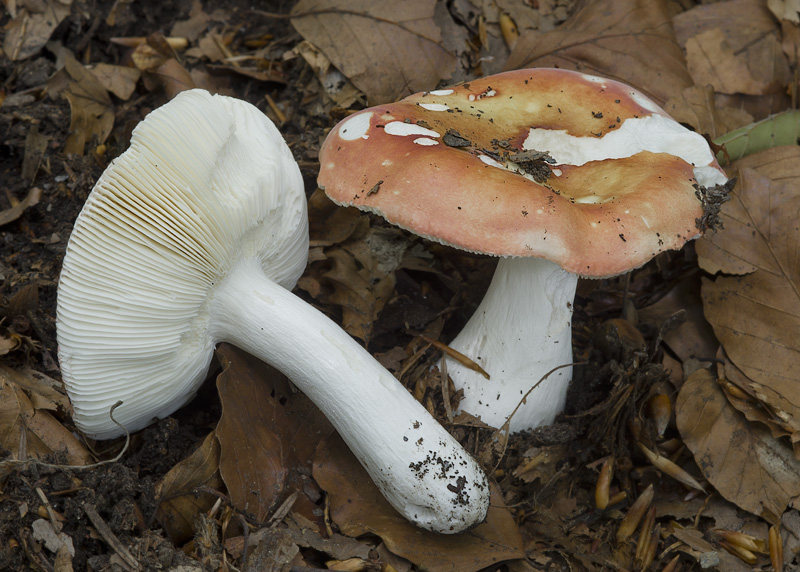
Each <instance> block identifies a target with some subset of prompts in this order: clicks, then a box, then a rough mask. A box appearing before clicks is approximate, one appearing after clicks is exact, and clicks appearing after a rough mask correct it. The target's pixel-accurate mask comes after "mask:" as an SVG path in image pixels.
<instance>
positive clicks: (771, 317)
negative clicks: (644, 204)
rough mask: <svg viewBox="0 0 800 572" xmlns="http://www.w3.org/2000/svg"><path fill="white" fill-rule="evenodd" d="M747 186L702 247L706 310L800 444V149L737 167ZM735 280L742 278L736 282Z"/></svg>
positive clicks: (755, 391)
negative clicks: (799, 256)
mask: <svg viewBox="0 0 800 572" xmlns="http://www.w3.org/2000/svg"><path fill="white" fill-rule="evenodd" d="M735 167H736V168H737V171H738V173H739V184H738V185H737V186H736V188H735V189H734V192H733V193H732V195H731V201H730V202H729V203H726V204H725V205H724V206H723V209H722V220H723V222H724V224H725V229H724V230H722V231H720V232H717V233H715V234H713V235H711V236H708V237H706V238H703V239H702V240H700V241H699V243H698V245H697V253H698V257H699V262H700V265H701V267H702V268H703V269H704V270H706V271H708V272H711V273H723V274H722V275H720V276H717V277H716V278H715V279H713V280H710V279H704V281H703V291H702V294H703V305H704V311H705V315H706V319H707V320H708V321H709V322H710V323H711V325H712V326H713V328H714V332H715V334H716V335H717V338H718V339H719V340H720V342H721V343H722V345H723V347H724V348H725V351H726V352H727V354H728V356H729V358H730V360H731V361H732V362H733V363H734V364H735V365H736V366H737V367H738V368H739V369H741V370H742V372H744V374H745V375H746V376H747V377H748V378H750V380H751V381H750V383H749V386H748V387H747V388H745V391H747V392H749V393H751V394H752V395H755V396H756V397H757V399H759V400H760V401H761V402H763V403H764V404H766V405H767V407H768V408H769V410H771V411H772V412H773V414H774V415H775V416H777V417H778V418H780V419H781V420H782V422H783V423H784V424H785V425H786V426H788V427H791V428H792V430H793V432H794V434H795V440H797V438H799V437H800V392H798V391H797V387H798V383H800V337H798V335H797V332H798V331H799V330H800V265H798V264H797V249H796V244H797V243H798V241H799V240H800V229H799V228H798V226H797V213H798V212H800V194H798V192H797V187H798V184H800V147H796V146H794V147H778V148H774V149H770V150H768V151H764V152H762V153H758V154H755V155H752V156H750V157H747V158H745V159H743V160H741V161H738V162H737V163H736V164H735ZM731 275H734V276H731Z"/></svg>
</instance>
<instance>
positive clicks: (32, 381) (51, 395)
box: [0, 363, 72, 415]
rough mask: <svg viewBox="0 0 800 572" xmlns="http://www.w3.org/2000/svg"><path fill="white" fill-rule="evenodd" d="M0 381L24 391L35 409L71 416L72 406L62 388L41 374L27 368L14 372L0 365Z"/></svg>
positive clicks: (58, 383) (61, 385)
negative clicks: (3, 380)
mask: <svg viewBox="0 0 800 572" xmlns="http://www.w3.org/2000/svg"><path fill="white" fill-rule="evenodd" d="M0 379H5V380H6V381H9V382H10V383H13V384H14V385H16V386H17V387H21V388H22V389H24V390H25V391H26V392H27V394H28V395H29V396H30V399H31V402H32V403H33V406H34V407H35V408H37V409H48V410H51V411H55V410H56V409H61V410H62V411H64V412H65V413H68V414H70V415H71V414H72V404H71V403H70V402H69V398H68V397H67V395H66V393H65V392H64V386H63V384H62V383H61V382H58V381H56V380H54V379H52V378H50V377H48V376H47V375H45V374H43V373H42V372H39V371H36V370H33V369H31V368H29V367H25V368H22V369H20V370H14V369H11V368H10V367H7V366H5V365H3V364H1V363H0Z"/></svg>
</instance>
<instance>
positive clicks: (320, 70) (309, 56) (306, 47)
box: [294, 41, 362, 109]
mask: <svg viewBox="0 0 800 572" xmlns="http://www.w3.org/2000/svg"><path fill="white" fill-rule="evenodd" d="M294 51H295V52H296V53H299V54H300V55H301V56H302V58H303V59H304V60H305V61H306V63H307V64H308V65H309V66H311V69H312V70H314V74H316V76H317V79H318V80H319V83H320V85H321V86H322V89H323V90H324V91H325V94H326V95H327V96H328V97H330V98H331V100H332V101H333V102H334V103H336V105H338V106H339V107H342V108H344V109H347V108H349V107H350V106H351V105H353V104H354V103H355V102H356V101H358V100H359V98H361V97H362V95H361V92H359V91H358V90H357V89H356V87H355V86H354V85H353V84H352V83H351V82H350V80H348V79H347V78H346V77H344V75H342V72H340V71H339V70H338V69H336V68H335V67H333V66H332V65H331V61H330V60H329V59H328V58H327V57H326V56H325V54H323V53H322V52H321V51H320V50H319V49H318V48H317V47H316V46H315V45H314V44H312V43H311V42H308V41H303V42H300V43H299V44H298V45H297V47H295V49H294Z"/></svg>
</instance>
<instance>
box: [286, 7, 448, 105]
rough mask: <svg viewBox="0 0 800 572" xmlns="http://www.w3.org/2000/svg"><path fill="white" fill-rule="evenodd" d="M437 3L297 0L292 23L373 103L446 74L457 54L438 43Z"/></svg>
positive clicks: (423, 86) (427, 85)
mask: <svg viewBox="0 0 800 572" xmlns="http://www.w3.org/2000/svg"><path fill="white" fill-rule="evenodd" d="M437 4H438V3H437V2H436V1H435V0H407V1H405V2H397V1H395V0H376V1H373V2H360V1H359V0H300V2H298V3H297V5H295V7H294V10H292V25H293V26H294V27H295V29H296V30H297V31H298V32H299V33H300V35H302V36H303V37H304V38H305V39H306V40H308V41H309V42H311V43H312V44H314V45H315V46H317V47H318V48H319V49H320V50H322V52H323V53H324V54H325V55H326V56H327V57H328V59H329V60H330V61H331V62H332V63H333V65H334V66H336V67H337V68H338V69H339V71H341V72H342V73H343V74H344V75H345V76H346V77H347V78H348V79H349V80H350V81H352V82H353V84H354V85H355V86H356V87H357V88H358V89H359V90H360V91H361V92H362V93H364V94H366V96H367V98H368V100H369V104H370V105H377V104H380V103H386V102H389V101H394V100H396V99H398V98H400V97H402V96H404V95H408V94H411V93H415V92H417V91H422V90H424V89H432V88H433V87H435V86H436V84H437V83H439V82H440V81H443V80H447V79H450V77H451V76H452V74H453V72H454V70H455V68H456V63H457V60H456V56H455V55H454V54H453V53H451V52H449V51H447V50H446V49H445V48H444V47H443V46H442V43H443V38H442V31H441V28H440V26H439V25H438V24H437V22H436V19H435V17H436V16H437V14H436V13H437ZM439 16H442V15H441V14H440V15H439ZM389 70H391V72H390V71H389Z"/></svg>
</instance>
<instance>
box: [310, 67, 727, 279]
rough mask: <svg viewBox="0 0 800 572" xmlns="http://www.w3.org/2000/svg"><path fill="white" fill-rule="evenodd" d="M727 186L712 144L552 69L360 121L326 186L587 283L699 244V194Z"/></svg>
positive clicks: (329, 148)
mask: <svg viewBox="0 0 800 572" xmlns="http://www.w3.org/2000/svg"><path fill="white" fill-rule="evenodd" d="M537 181H538V182H537ZM726 181H727V177H726V176H725V173H724V171H722V169H721V168H720V167H719V165H718V164H717V162H716V159H715V158H714V155H713V153H712V152H711V150H710V149H709V146H708V144H707V143H706V141H705V139H704V138H703V137H702V136H700V135H698V134H696V133H694V132H692V131H689V130H688V129H686V128H684V127H683V126H681V125H680V124H679V123H677V122H676V121H675V120H673V119H672V118H670V117H669V115H667V113H666V112H665V111H664V110H662V109H661V108H660V107H658V105H656V104H655V103H654V102H652V101H651V100H650V99H648V98H647V97H646V96H644V95H642V94H641V93H639V92H638V91H636V90H635V89H633V88H631V87H628V86H626V85H624V84H621V83H619V82H616V81H612V80H607V79H603V78H598V77H595V76H589V75H585V74H581V73H578V72H573V71H567V70H560V69H545V68H541V69H524V70H516V71H510V72H505V73H501V74H498V75H494V76H489V77H485V78H482V79H479V80H475V81H471V82H468V83H464V84H461V85H457V86H453V87H450V88H446V89H440V90H436V91H431V92H423V93H418V94H415V95H412V96H409V97H407V98H405V99H403V100H401V101H399V102H396V103H392V104H387V105H380V106H376V107H372V108H369V109H365V110H363V111H360V112H358V113H355V114H353V115H351V116H350V117H348V118H346V119H345V120H343V121H342V122H340V123H339V124H338V125H337V126H336V127H334V128H333V130H332V131H331V133H330V134H329V135H328V137H327V138H326V140H325V142H324V143H323V146H322V148H321V150H320V174H319V177H318V184H319V186H320V187H321V188H323V189H324V190H325V192H326V193H327V194H328V196H329V197H330V198H331V199H333V200H334V201H335V202H336V203H338V204H340V205H348V206H357V207H358V208H360V209H362V210H366V211H371V212H375V213H377V214H380V215H382V216H383V217H385V218H386V219H387V220H388V221H389V222H391V223H393V224H396V225H398V226H401V227H403V228H406V229H408V230H410V231H412V232H414V233H416V234H419V235H421V236H424V237H426V238H430V239H433V240H437V241H439V242H442V243H444V244H448V245H451V246H455V247H457V248H461V249H464V250H469V251H474V252H482V253H486V254H493V255H497V256H534V257H539V258H545V259H548V260H551V261H553V262H556V263H557V264H559V265H560V266H561V267H562V268H564V269H565V270H567V271H569V272H573V273H576V274H579V275H581V276H589V277H604V276H613V275H616V274H620V273H622V272H625V271H627V270H630V269H632V268H636V267H638V266H641V265H642V264H644V263H645V262H647V261H648V260H650V258H652V257H653V256H654V255H655V254H657V253H659V252H661V251H663V250H669V249H676V248H680V247H681V246H682V245H683V244H684V243H685V242H686V241H687V240H690V239H693V238H696V237H697V236H699V235H700V232H701V231H700V230H699V229H698V219H700V218H701V217H702V216H703V204H702V203H701V200H700V199H699V198H698V196H697V195H696V190H697V189H696V185H701V186H703V187H709V186H710V187H713V186H715V185H722V184H724V183H725V182H726Z"/></svg>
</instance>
